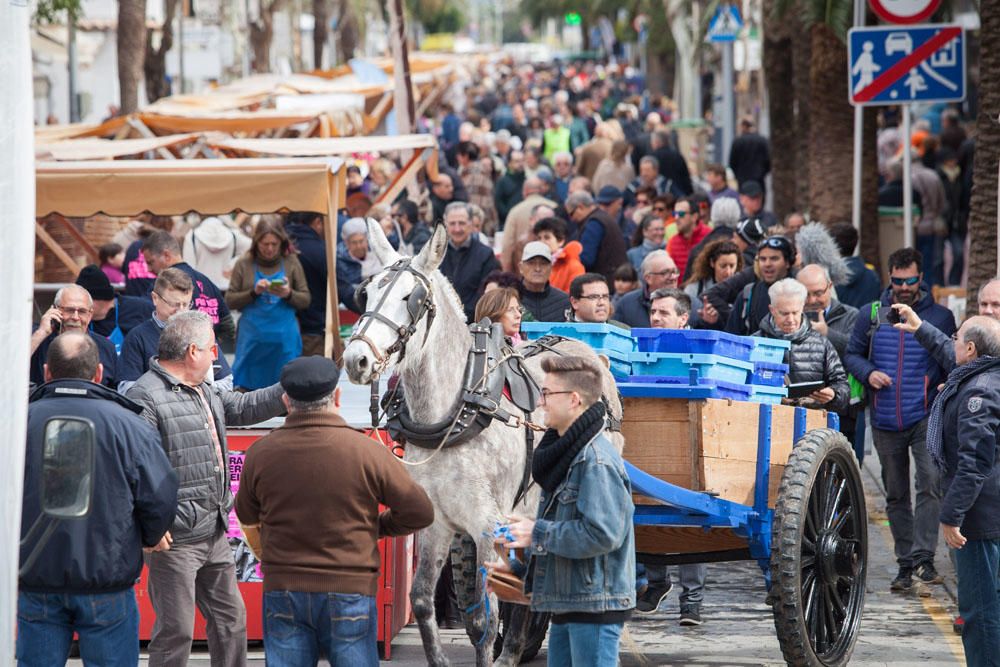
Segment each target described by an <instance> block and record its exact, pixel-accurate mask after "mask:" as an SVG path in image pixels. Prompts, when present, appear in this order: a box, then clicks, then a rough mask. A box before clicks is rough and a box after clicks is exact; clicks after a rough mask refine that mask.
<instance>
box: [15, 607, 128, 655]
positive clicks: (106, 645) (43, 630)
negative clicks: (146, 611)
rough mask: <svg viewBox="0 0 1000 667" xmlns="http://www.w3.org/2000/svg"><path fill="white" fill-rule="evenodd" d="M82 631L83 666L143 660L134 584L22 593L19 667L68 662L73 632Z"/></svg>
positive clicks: (18, 628) (19, 624) (18, 638)
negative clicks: (109, 589) (113, 589)
mask: <svg viewBox="0 0 1000 667" xmlns="http://www.w3.org/2000/svg"><path fill="white" fill-rule="evenodd" d="M74 632H76V633H77V634H78V635H79V636H80V657H81V658H82V659H83V664H84V665H100V667H118V666H121V667H135V666H136V665H137V664H139V607H138V606H137V605H136V603H135V591H134V590H132V589H131V588H130V589H128V590H125V591H120V592H118V593H95V594H91V595H69V594H64V593H28V592H25V591H22V592H21V593H19V594H18V596H17V664H18V666H19V667H34V666H35V665H37V666H38V667H52V666H53V665H65V664H66V660H67V659H68V658H69V646H70V643H71V642H72V641H73V633H74Z"/></svg>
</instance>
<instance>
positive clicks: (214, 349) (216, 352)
mask: <svg viewBox="0 0 1000 667" xmlns="http://www.w3.org/2000/svg"><path fill="white" fill-rule="evenodd" d="M192 345H194V343H192ZM194 349H196V350H199V351H201V352H204V351H206V350H211V352H212V358H213V359H218V358H219V346H218V345H217V344H215V343H213V344H212V345H209V346H208V347H198V346H197V345H194Z"/></svg>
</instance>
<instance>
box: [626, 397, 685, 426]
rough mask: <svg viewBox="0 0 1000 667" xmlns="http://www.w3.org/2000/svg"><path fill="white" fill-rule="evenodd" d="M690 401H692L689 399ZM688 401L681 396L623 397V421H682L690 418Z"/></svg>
mask: <svg viewBox="0 0 1000 667" xmlns="http://www.w3.org/2000/svg"><path fill="white" fill-rule="evenodd" d="M691 402H692V403H693V402H694V401H691ZM688 403H689V401H687V400H685V399H681V398H625V399H624V402H623V409H624V412H625V417H624V419H625V422H626V423H627V422H632V421H640V422H652V421H683V422H686V421H688V420H689V419H690V414H689V413H688Z"/></svg>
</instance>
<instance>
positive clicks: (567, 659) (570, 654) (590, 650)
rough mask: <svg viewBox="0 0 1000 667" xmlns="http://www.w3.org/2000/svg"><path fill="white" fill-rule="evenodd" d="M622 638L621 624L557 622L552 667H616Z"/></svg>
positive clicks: (551, 644)
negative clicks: (619, 643)
mask: <svg viewBox="0 0 1000 667" xmlns="http://www.w3.org/2000/svg"><path fill="white" fill-rule="evenodd" d="M621 637H622V624H620V623H605V624H599V623H559V624H556V623H553V624H552V627H550V628H549V653H548V656H549V657H548V663H547V664H548V667H615V666H616V665H617V664H618V642H619V640H621Z"/></svg>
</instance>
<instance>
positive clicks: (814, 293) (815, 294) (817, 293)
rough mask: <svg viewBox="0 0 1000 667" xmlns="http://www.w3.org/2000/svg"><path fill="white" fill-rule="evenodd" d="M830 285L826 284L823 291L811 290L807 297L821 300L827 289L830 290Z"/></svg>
mask: <svg viewBox="0 0 1000 667" xmlns="http://www.w3.org/2000/svg"><path fill="white" fill-rule="evenodd" d="M830 285H831V283H827V284H826V287H824V288H823V289H817V290H813V291H812V292H809V296H811V297H812V298H814V299H821V298H823V295H824V294H826V292H827V290H828V289H830Z"/></svg>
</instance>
